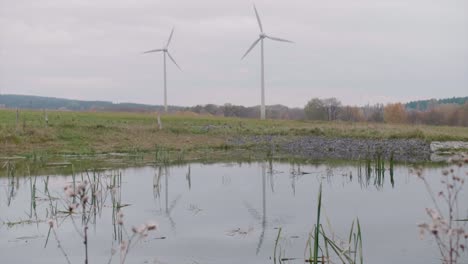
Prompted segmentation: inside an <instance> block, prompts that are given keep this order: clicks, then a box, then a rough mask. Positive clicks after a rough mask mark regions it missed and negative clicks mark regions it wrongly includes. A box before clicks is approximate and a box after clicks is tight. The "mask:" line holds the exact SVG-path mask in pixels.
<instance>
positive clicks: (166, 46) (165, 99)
mask: <svg viewBox="0 0 468 264" xmlns="http://www.w3.org/2000/svg"><path fill="white" fill-rule="evenodd" d="M172 34H174V29H172V31H171V35H169V39H168V40H167V43H166V45H165V46H164V47H163V48H162V49H154V50H148V51H145V52H143V53H144V54H145V53H151V52H160V51H162V52H163V58H164V111H165V112H167V81H166V54H167V56H169V59H171V61H172V62H173V63H174V64H175V65H176V66H177V68H179V70H181V69H180V67H179V65H178V64H177V62H176V61H175V60H174V58H173V57H172V56H171V54H170V53H169V50H168V47H169V43H171V39H172Z"/></svg>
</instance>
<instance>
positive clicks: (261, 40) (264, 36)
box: [242, 5, 294, 120]
mask: <svg viewBox="0 0 468 264" xmlns="http://www.w3.org/2000/svg"><path fill="white" fill-rule="evenodd" d="M253 8H254V11H255V16H256V17H257V22H258V26H259V28H260V34H259V38H258V39H257V40H255V41H254V43H253V44H252V45H251V46H250V48H249V49H248V50H247V52H245V54H244V56H242V59H244V58H245V56H247V54H249V52H250V51H251V50H252V49H253V48H254V47H255V46H256V45H257V44H258V42H260V52H261V53H260V54H261V55H260V65H261V98H262V104H261V107H260V119H262V120H264V119H265V70H264V68H265V67H264V59H263V39H265V38H268V39H271V40H276V41H281V42H290V43H294V42H292V41H290V40H287V39H282V38H276V37H272V36H269V35H267V34H265V33H264V32H263V26H262V21H261V20H260V16H259V15H258V12H257V8H256V7H255V5H254V6H253Z"/></svg>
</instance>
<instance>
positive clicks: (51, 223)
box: [47, 219, 54, 228]
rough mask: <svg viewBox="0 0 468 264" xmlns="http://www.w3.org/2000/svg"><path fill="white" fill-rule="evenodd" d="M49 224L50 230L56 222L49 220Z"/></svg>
mask: <svg viewBox="0 0 468 264" xmlns="http://www.w3.org/2000/svg"><path fill="white" fill-rule="evenodd" d="M47 224H49V227H50V228H54V220H53V219H49V220H47Z"/></svg>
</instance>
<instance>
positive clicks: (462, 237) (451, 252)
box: [415, 157, 468, 264]
mask: <svg viewBox="0 0 468 264" xmlns="http://www.w3.org/2000/svg"><path fill="white" fill-rule="evenodd" d="M467 163H468V158H467V157H464V158H463V159H462V160H458V161H454V166H452V167H451V168H450V169H448V170H444V171H443V172H442V176H441V180H440V182H441V184H442V188H441V189H440V190H439V191H438V192H434V191H433V190H432V187H431V185H430V184H429V181H428V180H427V179H426V177H425V176H424V173H423V171H422V170H421V169H417V170H416V171H415V174H416V175H417V177H418V178H419V179H421V180H422V181H423V182H424V184H425V187H426V190H427V192H428V194H429V196H430V198H431V199H432V202H433V204H434V208H426V213H427V215H428V216H429V221H428V222H425V223H421V224H419V225H418V228H419V232H420V238H421V239H423V238H424V236H425V234H426V233H428V234H429V235H430V236H431V237H432V238H433V239H434V240H435V242H436V244H437V247H438V250H439V254H440V256H441V262H442V263H443V264H456V263H460V262H459V261H460V260H461V259H462V256H463V255H465V256H466V254H467V250H466V247H467V245H468V243H467V241H468V229H466V226H467V222H466V219H461V218H460V217H461V216H460V207H459V199H458V198H459V195H460V192H461V191H462V190H463V185H464V183H465V179H466V177H467V176H468V172H467V171H464V170H463V168H464V166H466V164H467ZM462 210H463V209H462ZM467 216H468V215H467Z"/></svg>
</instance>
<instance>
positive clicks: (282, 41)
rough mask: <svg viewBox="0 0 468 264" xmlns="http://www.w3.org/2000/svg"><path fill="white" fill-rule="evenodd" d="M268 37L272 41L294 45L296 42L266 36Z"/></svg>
mask: <svg viewBox="0 0 468 264" xmlns="http://www.w3.org/2000/svg"><path fill="white" fill-rule="evenodd" d="M266 37H267V38H269V39H271V40H276V41H282V42H289V43H294V41H290V40H287V39H282V38H276V37H271V36H266Z"/></svg>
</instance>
